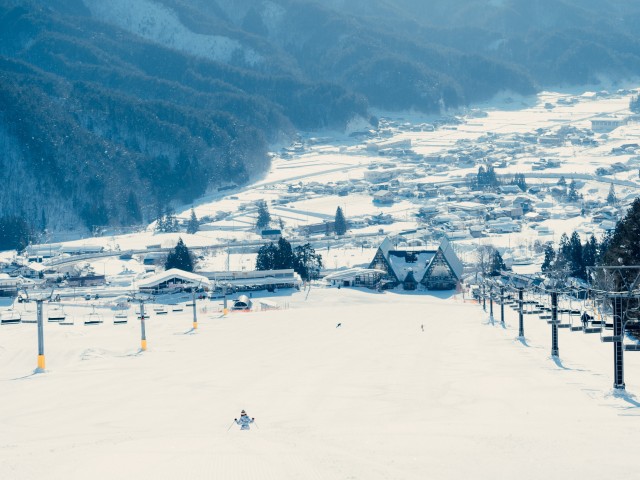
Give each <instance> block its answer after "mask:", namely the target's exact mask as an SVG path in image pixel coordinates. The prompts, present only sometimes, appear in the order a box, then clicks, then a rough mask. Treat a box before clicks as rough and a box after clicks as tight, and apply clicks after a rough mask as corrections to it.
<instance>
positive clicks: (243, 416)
mask: <svg viewBox="0 0 640 480" xmlns="http://www.w3.org/2000/svg"><path fill="white" fill-rule="evenodd" d="M254 420H255V418H249V417H248V416H247V412H245V411H244V410H242V411H241V412H240V420H238V419H237V418H234V419H233V421H234V422H236V423H237V424H238V425H240V430H249V424H250V423H253V422H254Z"/></svg>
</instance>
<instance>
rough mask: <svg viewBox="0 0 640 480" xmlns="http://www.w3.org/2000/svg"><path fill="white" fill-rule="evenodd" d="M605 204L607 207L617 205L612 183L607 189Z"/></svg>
mask: <svg viewBox="0 0 640 480" xmlns="http://www.w3.org/2000/svg"><path fill="white" fill-rule="evenodd" d="M607 203H608V204H609V205H615V204H616V203H618V197H616V191H615V188H614V187H613V183H612V184H611V186H610V187H609V194H608V195H607Z"/></svg>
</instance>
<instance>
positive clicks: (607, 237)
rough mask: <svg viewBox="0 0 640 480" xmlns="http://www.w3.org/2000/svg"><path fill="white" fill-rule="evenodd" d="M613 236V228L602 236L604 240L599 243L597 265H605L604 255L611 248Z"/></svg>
mask: <svg viewBox="0 0 640 480" xmlns="http://www.w3.org/2000/svg"><path fill="white" fill-rule="evenodd" d="M612 238H613V232H612V231H611V230H609V231H607V232H605V234H604V236H603V237H602V241H601V242H600V243H598V253H597V255H596V265H604V264H605V261H604V256H605V254H606V253H607V250H609V245H611V239H612Z"/></svg>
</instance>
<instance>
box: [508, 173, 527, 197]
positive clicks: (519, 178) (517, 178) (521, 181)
mask: <svg viewBox="0 0 640 480" xmlns="http://www.w3.org/2000/svg"><path fill="white" fill-rule="evenodd" d="M511 184H512V185H517V186H518V187H519V188H520V190H522V191H523V192H526V191H527V181H526V180H525V178H524V173H516V174H515V175H514V177H513V181H512V182H511Z"/></svg>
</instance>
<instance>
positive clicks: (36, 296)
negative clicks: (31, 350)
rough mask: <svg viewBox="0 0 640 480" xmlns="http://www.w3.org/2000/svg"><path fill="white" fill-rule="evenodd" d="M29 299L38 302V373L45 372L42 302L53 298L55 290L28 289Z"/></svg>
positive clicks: (26, 293)
mask: <svg viewBox="0 0 640 480" xmlns="http://www.w3.org/2000/svg"><path fill="white" fill-rule="evenodd" d="M24 293H25V295H26V297H27V299H29V300H34V301H35V302H36V315H37V317H36V318H37V322H38V363H37V365H38V366H37V367H36V370H35V371H36V373H44V372H45V371H46V370H45V368H46V362H45V357H44V321H43V318H42V317H43V315H42V304H43V303H44V301H45V300H51V298H52V297H53V290H51V291H50V292H47V293H45V292H33V291H32V292H31V295H29V292H28V291H27V290H25V291H24Z"/></svg>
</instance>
